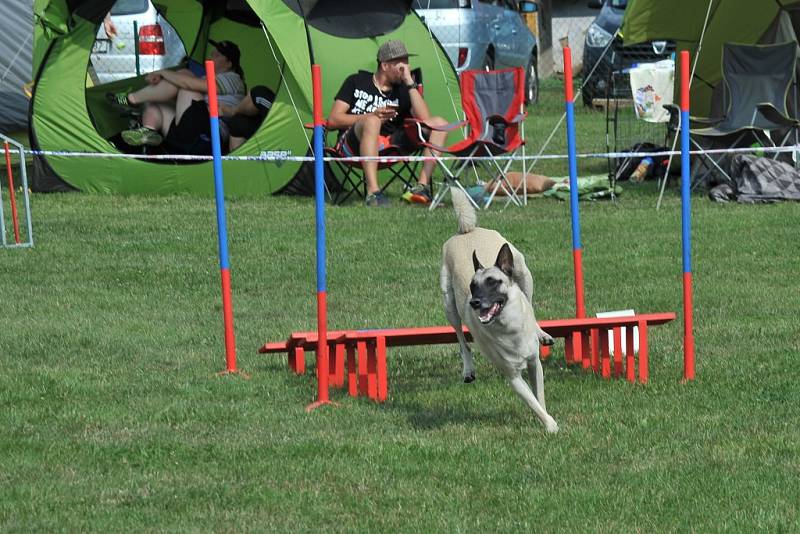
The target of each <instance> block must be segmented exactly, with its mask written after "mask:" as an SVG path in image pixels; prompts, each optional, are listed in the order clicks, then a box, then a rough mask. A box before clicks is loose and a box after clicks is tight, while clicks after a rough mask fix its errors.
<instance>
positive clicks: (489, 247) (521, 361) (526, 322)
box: [440, 188, 558, 432]
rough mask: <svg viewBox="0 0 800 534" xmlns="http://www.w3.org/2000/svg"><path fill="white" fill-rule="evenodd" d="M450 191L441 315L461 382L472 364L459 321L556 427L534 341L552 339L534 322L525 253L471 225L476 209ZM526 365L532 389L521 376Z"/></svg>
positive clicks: (470, 378) (466, 378)
mask: <svg viewBox="0 0 800 534" xmlns="http://www.w3.org/2000/svg"><path fill="white" fill-rule="evenodd" d="M451 194H452V199H453V207H454V208H455V212H456V217H457V219H458V234H457V235H454V236H453V237H451V238H450V239H448V240H447V242H446V243H445V244H444V246H443V247H442V272H441V277H440V285H441V288H442V298H443V300H444V311H445V315H446V316H447V320H448V321H449V322H450V324H451V325H453V328H455V330H456V335H457V337H458V343H459V347H460V350H461V358H462V360H463V362H464V368H463V377H464V382H467V383H469V382H472V381H473V380H475V366H474V362H473V357H472V351H471V350H470V348H469V346H468V345H467V342H466V339H465V338H464V335H463V334H462V332H461V324H462V321H463V323H464V324H466V325H467V327H468V328H469V331H470V333H471V334H472V337H473V339H474V340H475V342H476V343H477V344H478V347H479V348H480V349H481V352H482V353H483V354H485V355H486V356H487V357H488V358H489V359H490V360H491V361H492V363H493V364H494V365H495V367H497V369H498V371H500V373H501V374H502V375H503V376H504V377H505V379H506V380H507V381H508V383H509V384H510V385H511V387H512V388H513V389H514V391H515V392H516V393H517V395H519V396H520V398H521V399H522V400H523V401H524V402H525V403H526V404H527V405H528V406H529V407H530V408H531V409H532V410H533V411H534V413H536V416H537V417H538V418H539V419H540V420H541V421H542V423H543V424H544V426H545V428H546V429H547V431H548V432H558V424H556V421H555V420H554V419H553V418H552V417H551V416H550V415H549V414H548V413H547V411H546V409H545V400H544V373H543V371H542V363H541V361H539V343H540V342H541V343H543V344H546V345H549V344H552V343H553V339H552V338H551V337H550V336H549V335H548V334H547V333H545V332H544V331H543V330H542V329H541V328H539V325H538V323H537V322H536V317H535V316H534V313H533V305H532V304H531V300H532V296H533V276H531V272H530V271H529V270H528V267H527V266H526V265H525V258H524V256H523V255H522V253H520V251H518V250H517V249H516V248H514V246H513V245H511V244H509V243H508V242H507V241H506V240H505V239H504V238H503V236H501V235H500V234H499V233H497V232H495V231H494V230H487V229H484V228H480V227H478V226H477V225H476V224H477V217H476V214H475V209H474V208H473V207H472V204H471V203H470V202H469V200H468V199H467V197H466V195H465V194H464V193H463V192H462V191H461V190H459V189H457V188H452V189H451ZM490 262H493V263H490ZM483 265H490V267H488V268H485V267H484V266H483ZM525 368H527V369H528V379H529V380H530V382H531V387H532V389H531V387H529V386H528V384H527V383H526V382H525V380H524V379H523V378H522V370H523V369H525ZM534 392H535V393H534Z"/></svg>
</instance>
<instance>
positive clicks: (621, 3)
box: [611, 0, 628, 9]
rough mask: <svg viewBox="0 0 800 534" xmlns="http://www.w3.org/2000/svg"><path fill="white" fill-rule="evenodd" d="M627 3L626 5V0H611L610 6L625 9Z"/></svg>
mask: <svg viewBox="0 0 800 534" xmlns="http://www.w3.org/2000/svg"><path fill="white" fill-rule="evenodd" d="M627 5H628V0H611V7H617V8H619V9H625V7H626V6H627Z"/></svg>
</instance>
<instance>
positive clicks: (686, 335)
mask: <svg viewBox="0 0 800 534" xmlns="http://www.w3.org/2000/svg"><path fill="white" fill-rule="evenodd" d="M680 57H681V249H682V252H683V378H684V380H694V333H693V320H694V314H693V309H694V306H693V296H692V196H691V183H690V182H691V176H690V175H691V172H690V171H691V168H690V162H689V80H690V79H691V76H692V75H691V73H690V71H689V52H688V51H686V50H683V51H681V56H680Z"/></svg>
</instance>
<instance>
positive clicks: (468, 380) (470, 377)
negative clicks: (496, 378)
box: [464, 372, 475, 384]
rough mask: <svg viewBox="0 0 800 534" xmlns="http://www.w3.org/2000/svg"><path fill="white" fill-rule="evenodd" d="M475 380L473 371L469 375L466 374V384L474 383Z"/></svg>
mask: <svg viewBox="0 0 800 534" xmlns="http://www.w3.org/2000/svg"><path fill="white" fill-rule="evenodd" d="M473 382H475V373H474V372H471V373H469V374H468V375H464V383H465V384H472V383H473Z"/></svg>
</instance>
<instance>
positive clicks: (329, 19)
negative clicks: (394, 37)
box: [283, 0, 411, 39]
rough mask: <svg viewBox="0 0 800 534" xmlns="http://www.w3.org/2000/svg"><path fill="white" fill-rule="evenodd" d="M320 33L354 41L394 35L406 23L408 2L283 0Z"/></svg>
mask: <svg viewBox="0 0 800 534" xmlns="http://www.w3.org/2000/svg"><path fill="white" fill-rule="evenodd" d="M283 2H284V3H285V4H286V5H287V6H288V7H289V8H290V9H291V10H292V11H294V12H295V13H297V14H298V15H300V16H303V17H305V19H306V22H307V23H308V24H309V25H310V26H312V27H314V28H316V29H317V30H319V31H321V32H324V33H327V34H330V35H333V36H336V37H346V38H352V39H359V38H363V37H375V36H378V35H385V34H387V33H390V32H392V31H393V30H395V29H396V28H397V27H398V26H400V25H401V24H402V23H403V21H404V20H405V17H406V14H407V13H408V12H409V10H410V8H411V2H410V1H409V0H382V1H377V0H373V1H366V0H316V1H314V0H283Z"/></svg>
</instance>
